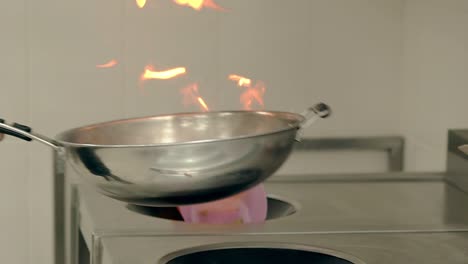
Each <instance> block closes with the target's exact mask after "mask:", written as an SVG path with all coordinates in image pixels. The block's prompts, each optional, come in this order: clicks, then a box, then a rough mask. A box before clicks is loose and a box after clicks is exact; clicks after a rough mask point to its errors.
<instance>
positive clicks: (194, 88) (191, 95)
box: [180, 83, 210, 112]
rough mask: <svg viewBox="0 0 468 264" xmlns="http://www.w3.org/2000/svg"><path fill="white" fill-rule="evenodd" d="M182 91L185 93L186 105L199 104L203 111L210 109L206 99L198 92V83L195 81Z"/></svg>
mask: <svg viewBox="0 0 468 264" xmlns="http://www.w3.org/2000/svg"><path fill="white" fill-rule="evenodd" d="M180 93H181V94H182V95H183V103H184V105H185V106H188V105H192V104H198V105H199V107H200V109H201V110H202V111H203V112H207V111H210V109H209V108H208V105H207V104H206V102H205V100H204V99H203V98H202V97H201V96H200V94H199V93H198V84H196V83H193V84H190V85H189V86H187V87H185V88H183V89H182V90H181V91H180Z"/></svg>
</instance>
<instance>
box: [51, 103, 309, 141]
mask: <svg viewBox="0 0 468 264" xmlns="http://www.w3.org/2000/svg"><path fill="white" fill-rule="evenodd" d="M232 113H256V114H262V115H265V114H279V115H285V116H288V115H289V116H293V117H295V118H296V123H295V124H293V125H290V126H289V127H284V128H282V129H276V130H272V131H270V132H265V133H258V134H252V135H245V136H237V137H230V138H222V139H203V140H192V141H184V142H175V143H157V144H124V145H120V144H112V145H111V144H106V145H100V144H87V143H74V142H69V141H64V140H61V139H60V138H63V137H64V136H65V135H67V134H70V133H72V132H76V131H78V130H84V129H90V128H93V127H98V126H104V125H111V124H117V123H123V122H128V121H138V120H144V119H155V118H164V117H173V116H192V115H207V114H232ZM305 119H306V118H305V117H304V116H303V115H301V114H297V113H292V112H285V111H248V110H233V111H210V112H179V113H174V114H161V115H149V116H142V117H133V118H124V119H115V120H110V121H105V122H97V123H93V124H89V125H85V126H80V127H75V128H71V129H67V130H65V131H62V132H60V133H59V134H57V135H56V136H55V140H56V141H57V142H58V143H59V144H60V145H62V146H64V147H90V148H150V147H169V146H181V145H191V144H204V143H216V142H228V141H234V140H242V139H249V138H257V137H263V136H269V135H274V134H279V133H283V132H286V131H290V130H298V129H300V125H301V123H302V122H303V121H304V120H305Z"/></svg>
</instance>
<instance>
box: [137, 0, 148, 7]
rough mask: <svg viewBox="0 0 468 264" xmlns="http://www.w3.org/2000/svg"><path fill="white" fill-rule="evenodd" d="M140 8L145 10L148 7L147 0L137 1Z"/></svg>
mask: <svg viewBox="0 0 468 264" xmlns="http://www.w3.org/2000/svg"><path fill="white" fill-rule="evenodd" d="M135 1H136V4H137V6H138V7H139V8H143V7H145V5H146V0H135Z"/></svg>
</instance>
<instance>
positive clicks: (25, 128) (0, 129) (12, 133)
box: [0, 119, 32, 141]
mask: <svg viewBox="0 0 468 264" xmlns="http://www.w3.org/2000/svg"><path fill="white" fill-rule="evenodd" d="M0 123H2V124H5V120H4V119H0ZM12 127H13V128H16V129H19V130H22V131H24V132H27V133H31V131H32V130H31V128H30V127H28V126H25V125H21V124H18V123H13V125H12ZM0 133H2V134H7V135H10V136H14V137H17V138H20V139H23V140H26V141H31V140H32V138H30V137H28V136H25V135H23V134H20V133H18V132H15V131H13V130H10V129H7V128H3V127H0ZM2 137H3V136H2Z"/></svg>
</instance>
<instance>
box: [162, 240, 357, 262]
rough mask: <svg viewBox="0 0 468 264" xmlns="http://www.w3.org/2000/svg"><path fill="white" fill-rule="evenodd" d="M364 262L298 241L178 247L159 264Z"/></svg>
mask: <svg viewBox="0 0 468 264" xmlns="http://www.w3.org/2000/svg"><path fill="white" fill-rule="evenodd" d="M196 263H223V264H235V263H242V264H261V263H269V264H284V263H294V264H310V263H314V264H331V263H333V264H365V263H364V262H363V261H362V260H360V259H358V258H356V257H354V256H352V255H349V254H346V253H343V252H339V251H335V250H331V249H325V248H317V247H312V246H306V245H299V244H288V243H273V242H245V243H244V242H238V243H220V244H212V245H204V246H199V247H193V248H188V249H183V250H179V251H176V252H173V253H170V254H168V255H166V256H164V257H162V258H161V259H160V260H159V262H158V264H196Z"/></svg>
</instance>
